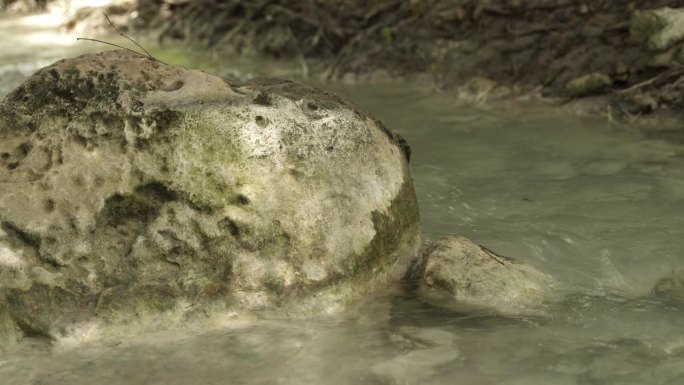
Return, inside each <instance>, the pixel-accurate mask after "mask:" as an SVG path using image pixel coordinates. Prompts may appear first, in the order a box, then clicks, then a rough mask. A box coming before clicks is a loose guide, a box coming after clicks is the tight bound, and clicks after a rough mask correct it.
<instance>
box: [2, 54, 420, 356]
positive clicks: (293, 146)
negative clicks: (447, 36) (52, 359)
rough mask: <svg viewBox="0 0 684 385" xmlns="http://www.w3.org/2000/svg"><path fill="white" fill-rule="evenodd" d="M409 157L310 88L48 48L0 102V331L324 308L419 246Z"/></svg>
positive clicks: (350, 110) (56, 334)
mask: <svg viewBox="0 0 684 385" xmlns="http://www.w3.org/2000/svg"><path fill="white" fill-rule="evenodd" d="M408 158H409V149H408V146H407V145H406V143H405V142H404V140H403V139H402V138H401V137H399V136H398V135H397V134H395V133H393V132H392V131H390V130H389V129H387V128H385V127H384V126H383V125H382V124H381V123H380V122H378V121H377V120H374V119H373V118H371V117H369V116H367V115H366V114H364V113H362V112H361V111H359V110H358V109H356V108H355V107H354V106H352V105H351V104H349V103H346V102H345V101H343V100H341V99H340V98H338V97H337V96H335V95H333V94H330V93H327V92H323V91H320V90H318V89H315V88H311V87H305V86H300V85H298V84H295V83H292V82H288V81H281V80H272V79H256V80H253V81H249V82H247V83H237V82H230V81H227V80H225V79H222V78H219V77H216V76H212V75H209V74H206V73H203V72H200V71H195V70H187V69H183V68H179V67H174V66H169V65H165V64H162V63H160V62H158V61H155V60H152V59H151V58H147V57H143V56H139V55H136V54H134V53H131V52H127V51H121V50H118V51H108V52H104V53H101V54H92V55H84V56H81V57H78V58H74V59H67V60H62V61H60V62H57V63H55V64H54V65H52V66H49V67H47V68H44V69H42V70H40V71H39V72H37V73H36V74H35V75H33V76H32V77H31V78H29V79H28V80H27V81H26V82H25V83H24V84H22V85H21V86H20V87H19V88H17V89H16V90H14V91H13V92H12V93H11V94H10V95H9V96H8V97H7V98H6V100H4V101H3V102H2V103H0V191H2V194H1V195H0V228H1V229H2V230H1V232H0V339H4V340H5V341H4V342H3V343H5V342H7V341H10V340H16V339H18V338H21V337H22V336H42V337H45V338H49V339H60V338H66V337H69V336H72V337H73V336H74V335H76V336H78V335H79V334H88V335H90V336H92V337H93V338H99V337H106V336H107V335H108V333H110V330H114V329H113V328H109V326H108V325H124V326H126V327H129V329H130V327H133V326H135V325H137V326H136V327H142V328H159V327H168V326H172V325H178V324H182V323H183V322H186V321H188V320H191V319H195V318H197V317H207V316H209V315H211V314H221V315H227V314H241V313H244V312H254V311H259V312H267V313H268V314H272V315H279V316H280V315H292V316H302V315H304V316H307V315H319V314H329V313H335V312H337V311H339V310H340V309H342V308H344V307H345V305H346V304H348V303H349V302H351V301H354V300H356V299H358V298H359V297H360V296H362V295H364V294H366V293H368V292H370V291H372V290H374V289H376V288H377V287H379V286H382V285H385V284H386V283H387V282H388V281H393V280H397V279H398V278H400V277H401V276H402V274H404V272H405V271H406V269H407V266H408V264H409V260H410V259H411V258H412V257H413V256H414V255H415V254H416V252H417V250H418V247H419V225H418V208H417V204H416V197H415V193H414V189H413V185H412V181H411V178H410V176H409V170H408ZM124 329H125V328H124ZM122 330H123V329H122Z"/></svg>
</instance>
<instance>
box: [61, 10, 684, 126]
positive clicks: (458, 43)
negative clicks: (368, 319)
mask: <svg viewBox="0 0 684 385" xmlns="http://www.w3.org/2000/svg"><path fill="white" fill-rule="evenodd" d="M123 3H125V4H127V5H128V6H127V7H122V6H121V4H118V5H116V6H110V7H109V8H108V10H107V12H109V13H110V14H113V15H114V16H116V17H117V18H116V19H115V20H116V21H115V22H116V23H117V24H118V25H119V26H120V27H121V28H122V29H125V30H126V29H127V30H136V31H138V32H144V33H149V34H154V35H155V36H158V37H159V39H160V40H161V41H162V42H164V41H169V40H174V41H179V40H180V41H188V42H192V43H200V44H203V45H205V46H207V47H209V48H210V49H212V50H216V51H224V52H226V53H232V54H240V55H254V56H266V57H270V58H277V59H297V60H299V61H300V62H301V63H302V67H303V68H304V69H305V70H306V71H309V73H310V74H311V75H322V76H324V77H326V78H329V79H345V80H352V81H354V80H358V81H375V80H382V79H404V80H409V81H427V82H430V83H432V84H434V85H435V86H436V87H437V88H439V89H442V90H457V91H458V92H459V93H460V94H462V95H464V96H466V97H470V98H473V99H475V100H481V99H496V98H507V97H515V96H520V95H541V96H544V97H549V98H552V99H556V100H559V101H561V102H562V103H564V104H566V105H570V106H576V107H577V108H579V109H580V110H583V111H587V110H596V112H600V113H607V114H608V116H610V117H611V118H616V119H620V118H623V119H625V120H627V121H635V120H636V119H638V118H639V117H641V116H643V115H648V114H650V113H652V112H654V111H658V112H661V113H663V114H670V115H672V114H679V111H680V110H681V106H684V100H683V99H684V85H682V83H683V82H680V81H679V79H681V78H682V75H683V74H684V70H682V67H681V64H679V62H680V60H677V58H676V57H679V56H681V57H684V55H680V54H679V53H678V52H679V51H680V50H681V48H680V46H681V44H680V46H678V47H676V50H673V49H670V47H665V48H668V49H656V50H653V49H649V48H648V47H646V45H645V44H644V43H643V42H641V43H640V42H639V41H638V40H639V39H638V38H635V31H634V28H633V24H634V23H633V21H632V20H633V17H634V15H635V13H638V12H640V11H644V10H649V9H656V8H661V7H665V6H667V7H672V8H677V7H684V0H644V1H615V0H596V1H586V0H525V1H522V0H378V1H361V0H332V1H331V0H250V1H247V0H202V1H189V0H139V1H137V2H134V1H124V2H123ZM79 17H81V18H83V19H88V17H87V12H85V13H84V12H81V13H79ZM100 19H102V18H101V17H100ZM88 20H90V22H92V17H91V18H90V19H88ZM77 21H78V20H75V22H77ZM75 24H76V23H72V25H75ZM656 24H657V22H656ZM649 28H650V27H649ZM642 29H643V28H642ZM637 32H638V31H637ZM642 32H643V31H642ZM637 37H638V36H637ZM661 48H662V47H661ZM675 51H676V52H675ZM678 55H679V56H678ZM597 95H598V96H600V97H598V98H597V97H596V96H597ZM568 102H570V103H568ZM663 114H661V115H663Z"/></svg>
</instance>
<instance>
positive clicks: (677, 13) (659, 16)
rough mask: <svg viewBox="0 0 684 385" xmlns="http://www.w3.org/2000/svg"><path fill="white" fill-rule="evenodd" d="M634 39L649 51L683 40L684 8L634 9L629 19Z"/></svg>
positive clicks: (664, 48) (662, 48) (670, 45)
mask: <svg viewBox="0 0 684 385" xmlns="http://www.w3.org/2000/svg"><path fill="white" fill-rule="evenodd" d="M630 34H631V36H632V38H633V39H634V40H636V41H637V42H639V43H641V44H642V45H644V46H645V47H646V48H647V49H649V50H651V51H664V50H666V49H668V48H670V47H672V46H674V45H675V44H677V43H679V42H681V41H683V40H684V9H683V8H669V7H664V8H658V9H649V10H643V11H635V12H634V13H633V14H632V19H631V21H630Z"/></svg>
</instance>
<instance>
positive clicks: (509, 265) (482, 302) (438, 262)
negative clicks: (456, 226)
mask: <svg viewBox="0 0 684 385" xmlns="http://www.w3.org/2000/svg"><path fill="white" fill-rule="evenodd" d="M553 286H554V282H553V280H552V278H551V277H550V276H548V275H546V274H544V273H543V272H541V271H540V270H538V269H536V268H535V267H533V266H531V265H529V264H526V263H524V262H520V261H516V260H514V259H512V258H508V257H504V256H501V255H498V254H496V253H495V252H493V251H491V250H489V249H487V248H486V247H484V246H482V245H478V244H477V243H475V242H473V241H471V240H469V239H468V238H465V237H457V236H449V237H445V238H442V239H439V240H437V241H435V242H433V243H432V244H430V245H429V246H428V247H427V248H426V250H425V252H424V254H423V273H422V282H421V287H422V292H423V294H425V296H426V298H427V299H429V300H433V301H435V303H438V304H439V305H444V306H446V307H455V308H458V309H461V310H462V309H468V310H473V309H483V310H486V311H493V312H495V313H498V314H503V315H512V316H515V315H525V314H541V311H540V309H541V308H542V306H543V305H544V304H545V301H547V300H549V299H550V298H551V294H552V292H553V290H552V287H553Z"/></svg>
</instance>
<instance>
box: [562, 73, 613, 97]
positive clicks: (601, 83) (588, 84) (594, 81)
mask: <svg viewBox="0 0 684 385" xmlns="http://www.w3.org/2000/svg"><path fill="white" fill-rule="evenodd" d="M611 84H612V81H611V80H610V76H608V75H606V74H602V73H598V72H594V73H591V74H589V75H584V76H580V77H578V78H576V79H573V80H571V81H569V82H568V84H566V85H565V92H566V93H567V94H568V96H571V97H580V96H586V95H591V94H594V93H597V92H600V91H602V90H604V89H606V88H607V87H608V86H610V85H611Z"/></svg>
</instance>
